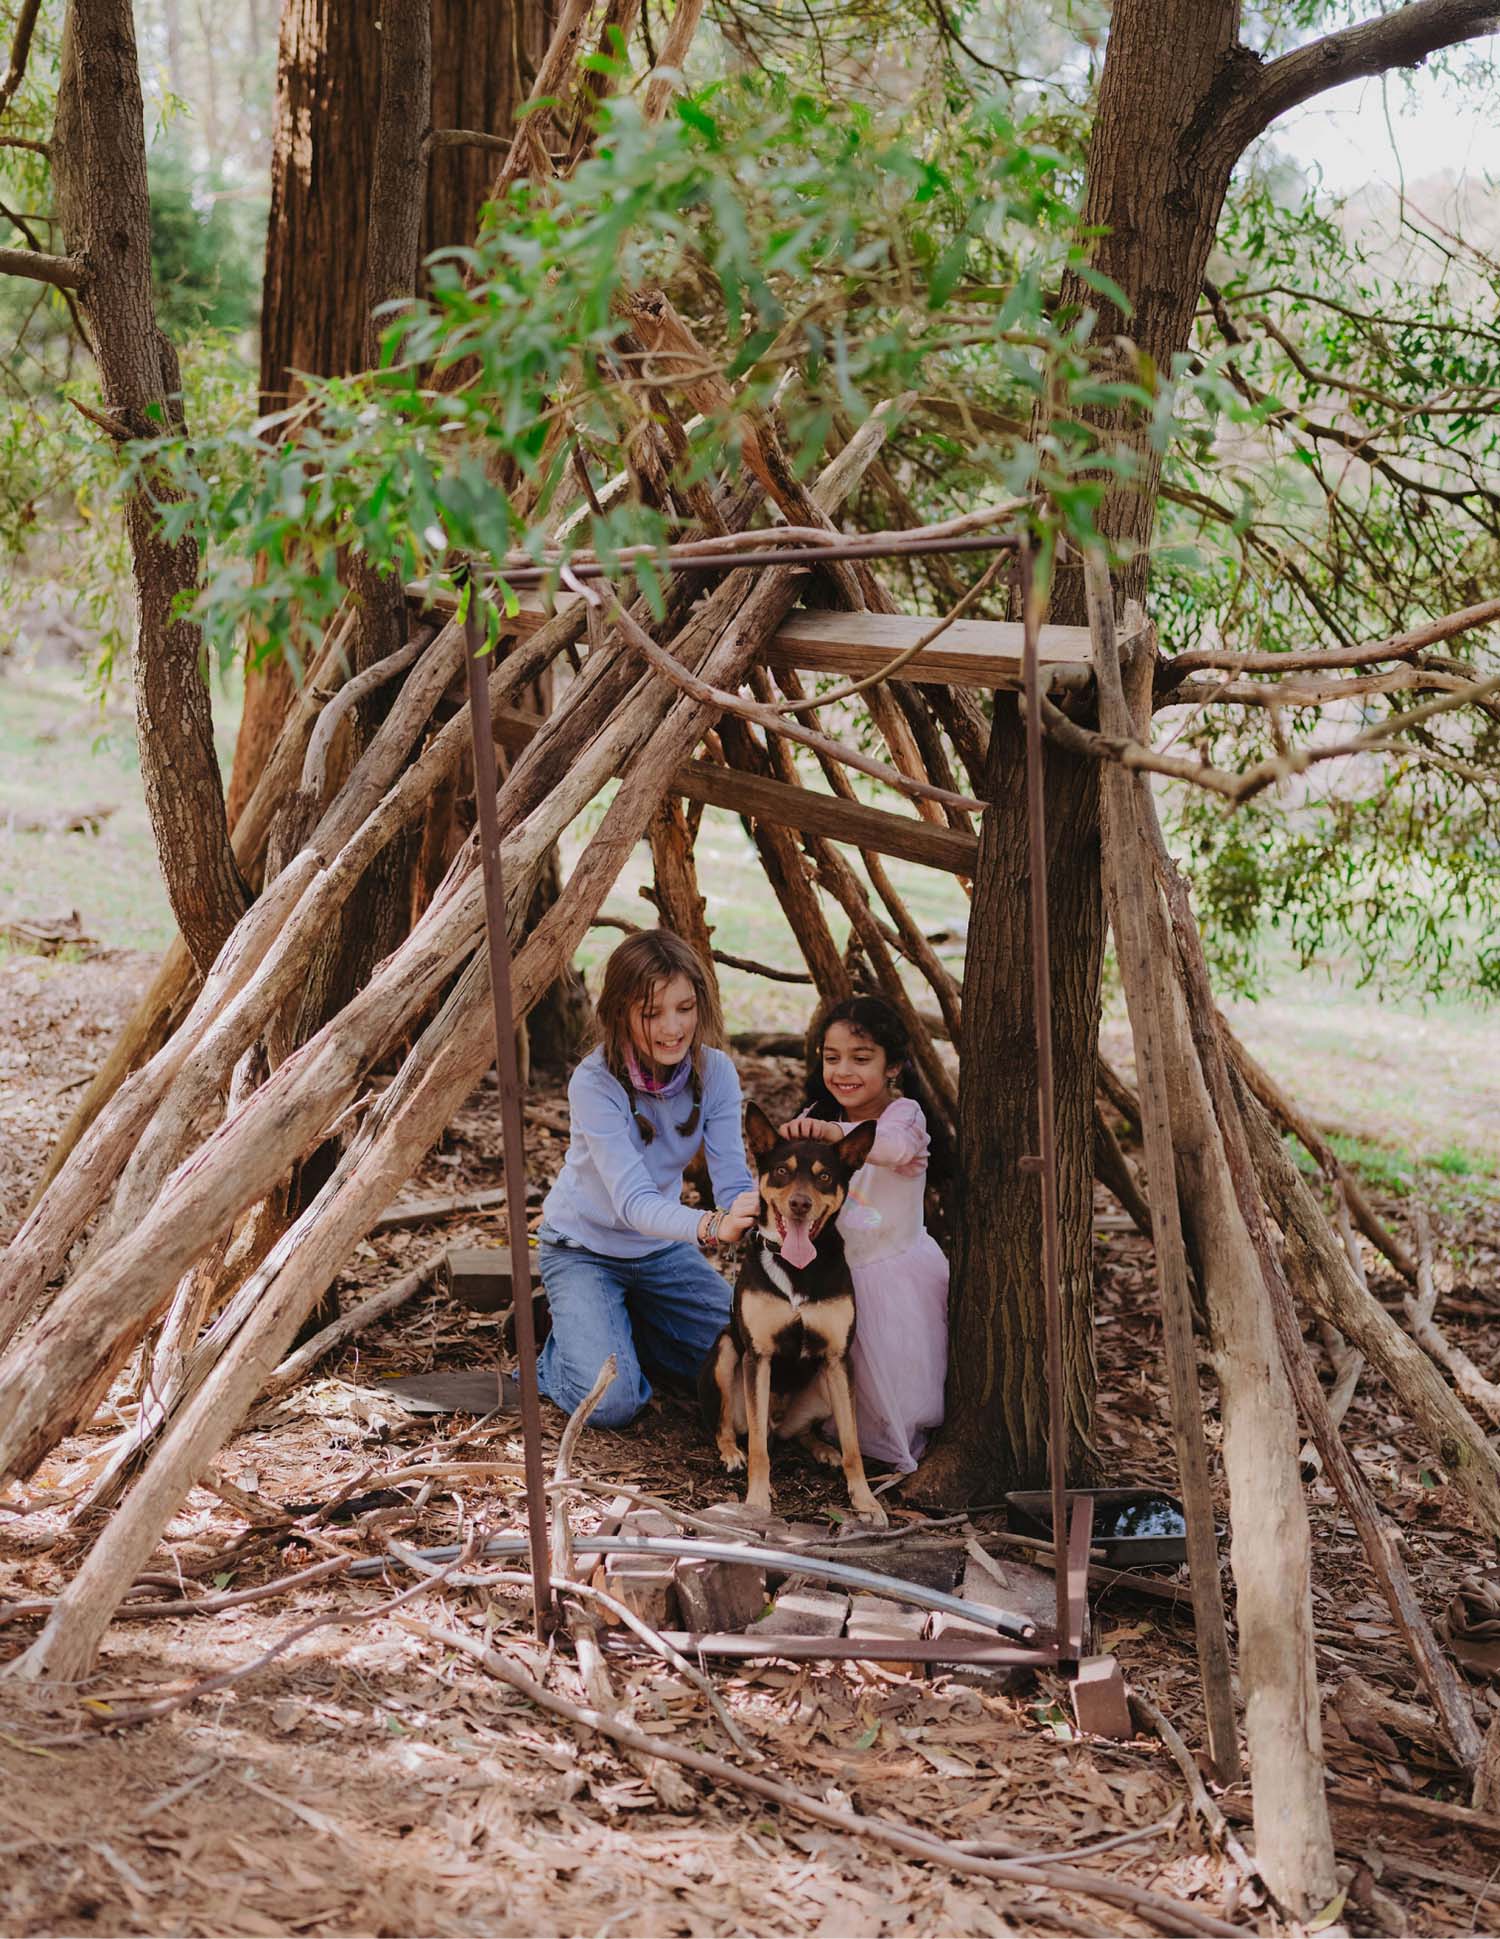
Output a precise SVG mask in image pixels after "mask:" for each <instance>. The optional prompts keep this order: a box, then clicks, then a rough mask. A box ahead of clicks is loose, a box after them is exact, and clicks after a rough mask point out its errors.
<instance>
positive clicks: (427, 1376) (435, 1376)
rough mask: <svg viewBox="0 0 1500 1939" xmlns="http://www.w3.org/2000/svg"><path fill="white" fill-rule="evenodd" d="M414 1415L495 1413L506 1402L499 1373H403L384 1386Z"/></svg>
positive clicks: (483, 1370) (489, 1370) (479, 1369)
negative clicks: (397, 1378)
mask: <svg viewBox="0 0 1500 1939" xmlns="http://www.w3.org/2000/svg"><path fill="white" fill-rule="evenodd" d="M380 1391H381V1392H382V1393H383V1394H392V1395H394V1396H395V1398H396V1399H397V1400H399V1401H400V1402H401V1404H402V1406H403V1407H409V1408H410V1409H411V1411H412V1412H413V1413H414V1414H477V1415H480V1416H483V1415H485V1414H493V1413H494V1411H495V1409H496V1408H497V1407H499V1406H501V1405H502V1404H503V1396H502V1392H501V1386H500V1375H499V1373H498V1372H497V1371H496V1370H495V1369H494V1368H482V1367H476V1368H472V1369H467V1368H466V1369H462V1370H455V1369H449V1370H447V1371H440V1372H434V1373H411V1374H403V1375H402V1376H401V1378H400V1379H399V1380H387V1381H384V1382H383V1383H382V1385H381V1389H380Z"/></svg>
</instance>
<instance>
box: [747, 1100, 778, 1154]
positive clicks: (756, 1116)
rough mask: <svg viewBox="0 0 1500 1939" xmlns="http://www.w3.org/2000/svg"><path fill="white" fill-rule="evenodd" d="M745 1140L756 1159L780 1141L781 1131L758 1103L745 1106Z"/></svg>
mask: <svg viewBox="0 0 1500 1939" xmlns="http://www.w3.org/2000/svg"><path fill="white" fill-rule="evenodd" d="M745 1142H746V1143H747V1144H748V1145H749V1147H750V1150H751V1153H752V1154H753V1155H754V1156H755V1157H756V1158H757V1159H759V1158H764V1157H765V1155H766V1153H767V1152H768V1151H770V1150H771V1149H772V1148H773V1147H774V1146H776V1145H779V1144H780V1143H781V1133H780V1132H779V1131H778V1130H777V1129H776V1127H775V1125H774V1124H772V1122H771V1120H770V1119H769V1118H768V1117H767V1116H766V1114H765V1112H764V1111H762V1109H761V1108H760V1106H759V1105H758V1104H749V1105H747V1106H746V1107H745Z"/></svg>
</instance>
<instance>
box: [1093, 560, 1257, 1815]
mask: <svg viewBox="0 0 1500 1939" xmlns="http://www.w3.org/2000/svg"><path fill="white" fill-rule="evenodd" d="M1088 593H1089V621H1090V625H1091V627H1092V629H1093V635H1094V643H1095V655H1096V665H1097V669H1098V680H1099V712H1100V718H1101V719H1102V720H1103V721H1104V722H1105V724H1106V726H1108V727H1109V728H1110V729H1111V730H1112V731H1114V732H1117V733H1118V732H1120V731H1122V730H1128V728H1129V725H1130V704H1129V702H1128V700H1127V699H1126V695H1125V687H1124V681H1123V678H1122V674H1121V668H1120V660H1119V652H1118V645H1117V642H1116V640H1115V636H1114V624H1113V605H1112V595H1111V594H1110V591H1109V581H1108V577H1107V575H1106V574H1105V573H1104V572H1103V570H1102V568H1100V567H1092V568H1091V569H1090V571H1089V575H1088ZM1136 785H1137V784H1136V783H1135V781H1133V780H1132V778H1131V777H1130V775H1129V774H1127V773H1126V772H1125V771H1124V770H1123V769H1122V768H1119V767H1113V766H1112V767H1110V768H1108V769H1107V770H1106V772H1105V775H1104V787H1103V794H1102V808H1103V862H1104V881H1105V892H1106V896H1107V898H1108V904H1109V913H1110V923H1111V926H1112V927H1113V929H1114V932H1115V954H1116V958H1117V960H1118V962H1119V965H1120V977H1121V981H1122V982H1123V983H1124V986H1125V995H1126V1000H1127V1005H1128V1008H1129V1013H1130V1027H1131V1030H1132V1033H1133V1034H1134V1038H1135V1046H1136V1068H1137V1070H1138V1072H1139V1074H1140V1080H1141V1127H1142V1131H1143V1133H1144V1139H1145V1146H1146V1172H1147V1190H1148V1192H1149V1194H1150V1199H1151V1208H1152V1230H1153V1234H1154V1238H1155V1244H1156V1272H1157V1283H1158V1287H1159V1290H1160V1295H1161V1309H1162V1334H1163V1341H1164V1346H1165V1358H1166V1368H1167V1386H1168V1391H1169V1393H1170V1395H1171V1402H1172V1433H1173V1439H1174V1443H1175V1446H1176V1452H1177V1471H1178V1476H1179V1480H1180V1485H1181V1488H1182V1497H1183V1506H1184V1512H1185V1517H1186V1521H1187V1545H1188V1567H1189V1577H1190V1580H1191V1583H1192V1592H1193V1611H1194V1615H1195V1617H1196V1622H1195V1625H1194V1627H1195V1631H1196V1638H1197V1645H1198V1668H1199V1676H1200V1679H1201V1682H1202V1685H1203V1700H1204V1708H1205V1710H1206V1712H1207V1720H1208V1734H1209V1746H1210V1754H1211V1756H1212V1758H1213V1761H1214V1767H1215V1770H1216V1771H1217V1774H1218V1777H1219V1781H1220V1782H1221V1783H1224V1784H1232V1783H1233V1782H1234V1781H1235V1780H1236V1778H1237V1777H1238V1776H1239V1768H1240V1764H1239V1737H1238V1732H1237V1728H1236V1724H1235V1715H1234V1697H1233V1693H1232V1690H1231V1687H1230V1673H1229V1640H1228V1634H1227V1630H1226V1625H1225V1618H1224V1592H1223V1587H1222V1584H1221V1582H1220V1578H1219V1553H1218V1533H1217V1526H1216V1522H1215V1516H1214V1501H1213V1489H1212V1484H1211V1482H1210V1480H1209V1472H1208V1446H1207V1441H1206V1438H1205V1435H1204V1431H1203V1401H1202V1396H1201V1395H1200V1393H1199V1389H1198V1360H1197V1353H1196V1350H1195V1348H1194V1344H1193V1316H1192V1294H1191V1289H1190V1285H1189V1278H1188V1264H1187V1248H1186V1244H1185V1242H1184V1237H1183V1229H1182V1213H1181V1207H1180V1203H1179V1200H1178V1196H1177V1178H1176V1170H1175V1163H1174V1157H1173V1151H1174V1141H1173V1123H1172V1110H1171V1100H1170V1095H1169V1070H1168V1061H1167V1057H1168V1045H1167V1041H1166V1035H1165V1032H1166V1028H1167V1021H1168V1020H1167V1019H1166V1017H1165V1016H1164V1014H1163V1006H1164V1004H1165V1002H1167V1001H1169V992H1168V991H1167V990H1166V988H1165V986H1164V984H1163V981H1162V978H1163V973H1164V967H1165V966H1164V963H1163V960H1162V952H1161V948H1160V936H1159V931H1160V929H1161V919H1160V912H1159V910H1158V909H1157V908H1156V906H1155V903H1156V897H1155V887H1154V884H1153V883H1152V881H1151V878H1150V876H1149V875H1148V874H1146V873H1145V872H1144V871H1143V869H1142V868H1141V866H1140V855H1141V841H1140V832H1139V824H1138V819H1137V817H1138V812H1139V810H1138V805H1137V799H1136Z"/></svg>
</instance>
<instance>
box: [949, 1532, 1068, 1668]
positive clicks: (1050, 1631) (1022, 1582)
mask: <svg viewBox="0 0 1500 1939" xmlns="http://www.w3.org/2000/svg"><path fill="white" fill-rule="evenodd" d="M994 1571H998V1577H997V1574H996V1573H995V1572H994ZM994 1571H991V1570H990V1569H986V1568H985V1567H984V1566H983V1564H982V1563H980V1562H978V1561H976V1560H975V1559H974V1557H973V1556H972V1555H971V1556H970V1557H969V1559H968V1563H967V1566H966V1567H965V1569H964V1576H963V1584H962V1586H961V1588H960V1589H959V1594H960V1596H961V1597H962V1598H963V1600H964V1601H965V1602H972V1603H976V1604H978V1605H979V1606H980V1607H981V1608H984V1609H1003V1610H1005V1611H1007V1612H1008V1613H1009V1614H1011V1615H1015V1616H1021V1617H1024V1618H1026V1619H1027V1620H1028V1621H1030V1622H1033V1623H1035V1624H1036V1631H1037V1633H1036V1635H1035V1637H1033V1638H1032V1639H1031V1640H1032V1641H1033V1642H1034V1643H1036V1644H1038V1645H1045V1644H1047V1643H1050V1642H1051V1640H1052V1639H1053V1637H1054V1636H1055V1635H1056V1633H1057V1590H1056V1588H1055V1586H1054V1583H1053V1578H1052V1576H1051V1575H1050V1574H1049V1573H1048V1572H1047V1571H1046V1570H1044V1569H1033V1568H1031V1567H1029V1566H1028V1565H1027V1564H1026V1563H1024V1562H1011V1561H1008V1560H1003V1559H1002V1560H997V1561H996V1562H995V1565H994ZM999 1577H1003V1580H1001V1579H998V1578H999ZM932 1634H933V1636H934V1638H941V1637H945V1636H951V1637H954V1638H958V1637H962V1638H963V1639H964V1641H966V1642H983V1643H1003V1642H1005V1641H1007V1640H1019V1639H1007V1638H1006V1637H1004V1636H1000V1635H998V1634H997V1633H996V1632H995V1631H994V1630H993V1629H991V1628H989V1627H988V1626H987V1625H986V1624H984V1623H977V1622H968V1621H966V1620H965V1619H964V1618H963V1617H962V1616H950V1615H949V1614H947V1612H946V1611H941V1612H939V1613H938V1614H937V1615H936V1616H934V1617H933V1619H932ZM933 1667H934V1669H935V1670H938V1671H941V1672H944V1673H945V1674H947V1675H948V1676H951V1677H954V1678H955V1679H957V1680H958V1681H959V1682H961V1683H968V1684H972V1685H974V1686H976V1687H979V1688H983V1689H990V1690H996V1689H1010V1688H1012V1687H1013V1686H1014V1685H1016V1684H1018V1683H1021V1682H1024V1681H1025V1679H1026V1678H1027V1677H1029V1676H1030V1675H1031V1674H1032V1672H1031V1671H1030V1670H1028V1669H1026V1668H1025V1667H1024V1666H1022V1665H1008V1664H1004V1663H988V1664H987V1663H953V1662H948V1663H937V1664H934V1666H933Z"/></svg>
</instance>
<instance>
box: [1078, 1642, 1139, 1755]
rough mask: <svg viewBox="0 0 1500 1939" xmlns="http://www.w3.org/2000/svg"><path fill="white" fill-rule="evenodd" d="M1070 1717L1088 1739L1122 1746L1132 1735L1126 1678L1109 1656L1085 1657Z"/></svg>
mask: <svg viewBox="0 0 1500 1939" xmlns="http://www.w3.org/2000/svg"><path fill="white" fill-rule="evenodd" d="M1073 1716H1074V1718H1075V1719H1076V1721H1077V1724H1078V1728H1079V1729H1080V1730H1081V1731H1084V1732H1086V1733H1087V1734H1088V1735H1089V1736H1091V1737H1113V1738H1114V1739H1116V1741H1117V1742H1121V1743H1123V1742H1124V1741H1126V1739H1128V1738H1131V1737H1133V1736H1134V1735H1135V1725H1134V1724H1133V1723H1132V1722H1131V1720H1130V1702H1129V1699H1128V1698H1127V1697H1126V1695H1125V1679H1124V1677H1123V1676H1121V1674H1120V1666H1119V1664H1118V1663H1117V1662H1116V1661H1115V1659H1114V1658H1113V1657H1112V1656H1086V1657H1084V1659H1083V1661H1082V1662H1081V1663H1080V1664H1079V1665H1078V1675H1077V1676H1076V1677H1075V1678H1074V1679H1073Z"/></svg>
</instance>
